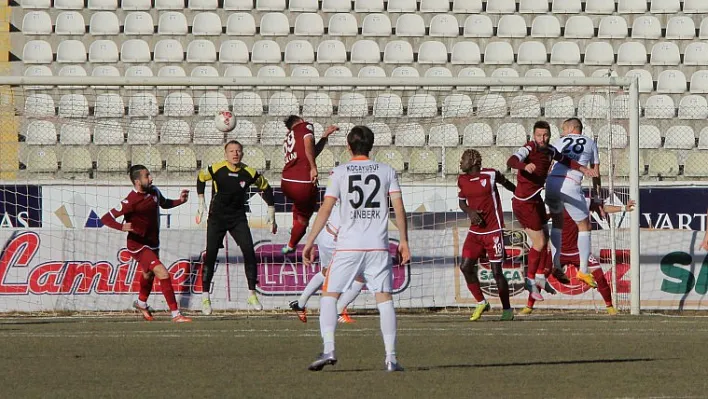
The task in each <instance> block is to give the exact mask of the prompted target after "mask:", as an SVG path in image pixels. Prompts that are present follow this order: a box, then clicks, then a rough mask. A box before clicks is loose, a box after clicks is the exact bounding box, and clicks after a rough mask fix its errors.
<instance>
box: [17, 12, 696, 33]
mask: <svg viewBox="0 0 708 399" xmlns="http://www.w3.org/2000/svg"><path fill="white" fill-rule="evenodd" d="M55 24H56V27H55V28H54V33H56V34H57V35H83V34H85V33H86V27H85V22H84V18H83V16H82V15H81V14H80V13H79V12H76V11H65V12H62V13H60V14H59V15H58V16H57V17H56V20H55ZM495 26H496V27H497V30H496V32H495V30H494V27H495ZM191 27H192V30H191V33H192V34H193V35H195V36H215V35H217V36H218V35H221V34H222V33H226V34H227V35H232V36H253V35H255V34H256V33H257V32H258V33H260V35H261V36H288V35H289V34H290V32H291V29H290V22H289V20H288V17H287V16H286V15H285V14H282V13H266V14H264V15H263V16H262V17H261V20H260V24H259V27H260V29H257V28H256V20H255V18H254V17H253V15H252V14H249V13H233V14H231V15H230V16H229V17H228V20H227V21H226V25H225V29H224V28H223V27H222V21H221V18H220V17H219V15H218V14H216V13H213V12H201V13H197V14H196V15H195V16H194V18H193V20H192V24H191ZM394 27H395V36H399V37H423V36H433V37H457V36H460V35H462V36H464V37H477V38H491V37H494V36H496V37H502V38H524V37H526V36H527V35H529V34H530V35H531V37H535V38H558V37H565V38H567V39H591V38H594V37H598V38H600V39H625V38H627V37H630V36H631V37H632V38H633V39H654V40H657V39H662V38H665V39H670V40H684V39H694V38H695V37H696V25H695V23H694V22H693V19H692V18H690V17H687V16H675V17H671V18H670V19H669V21H668V23H667V25H666V28H665V34H663V33H662V24H661V22H660V21H659V19H658V18H657V17H655V16H641V17H639V18H637V19H635V20H634V22H633V23H632V26H631V35H630V34H629V27H628V25H627V21H626V20H625V18H623V17H621V16H616V15H615V16H607V17H603V18H602V19H601V20H600V23H599V26H598V28H597V34H596V33H595V26H594V25H593V21H592V19H590V17H587V16H573V17H570V18H568V20H567V21H566V23H565V28H564V29H561V25H560V22H559V21H558V19H557V18H556V17H555V16H553V15H541V16H538V17H536V18H535V19H534V20H533V22H532V24H531V27H530V28H531V29H530V32H529V29H528V28H527V26H526V21H525V19H524V18H523V17H522V16H520V15H504V16H503V17H501V18H500V19H499V21H498V22H497V23H496V24H493V23H492V19H491V18H490V17H489V16H487V15H471V16H469V17H467V19H466V20H465V22H464V24H463V25H462V29H460V26H459V23H458V20H457V18H456V17H455V16H454V15H448V14H439V15H435V16H434V17H433V18H432V20H431V21H430V23H429V30H427V31H426V24H425V22H424V20H423V17H422V16H420V15H418V14H402V15H400V16H398V17H397V19H396V23H395V25H392V23H391V20H390V19H389V16H388V15H386V14H368V15H366V16H365V17H364V18H363V20H362V23H361V35H363V36H384V37H385V36H391V35H393V34H394V33H393V32H394V30H393V28H394ZM120 28H121V25H120V22H119V20H118V16H117V15H116V14H115V13H112V12H110V11H99V12H96V13H94V14H92V16H91V20H90V22H89V27H88V29H89V33H91V34H92V35H118V34H119V33H120V31H121V29H120ZM189 31H190V30H189V25H188V22H187V17H186V16H185V15H184V14H183V13H181V12H173V11H170V12H165V13H163V14H162V15H160V19H159V21H158V24H157V34H159V35H186V34H187V33H189ZM154 32H155V26H154V22H153V18H152V16H151V15H150V14H149V13H147V12H144V11H139V12H131V13H128V14H127V15H126V16H125V20H124V24H123V33H124V34H125V35H152V34H153V33H154ZM293 32H294V34H295V35H296V36H321V35H324V34H325V25H324V21H323V19H322V16H321V15H319V14H316V13H303V14H300V15H298V16H297V18H296V19H295V24H294V30H293ZM426 32H427V33H426ZM22 33H24V34H25V35H49V34H51V33H52V21H51V18H50V16H49V14H48V13H47V12H45V11H31V12H28V13H27V14H25V16H24V18H23V20H22ZM327 34H329V35H330V36H357V35H358V34H359V27H358V25H357V20H356V18H355V17H354V16H353V15H352V14H344V13H339V14H334V15H332V16H331V17H330V19H329V24H328V29H327ZM698 37H699V38H700V39H706V38H708V18H704V19H703V22H702V23H701V24H700V28H699V32H698Z"/></svg>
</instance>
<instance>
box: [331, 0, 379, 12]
mask: <svg viewBox="0 0 708 399" xmlns="http://www.w3.org/2000/svg"><path fill="white" fill-rule="evenodd" d="M323 11H324V10H323ZM383 11H384V2H383V0H354V12H364V13H371V12H383Z"/></svg>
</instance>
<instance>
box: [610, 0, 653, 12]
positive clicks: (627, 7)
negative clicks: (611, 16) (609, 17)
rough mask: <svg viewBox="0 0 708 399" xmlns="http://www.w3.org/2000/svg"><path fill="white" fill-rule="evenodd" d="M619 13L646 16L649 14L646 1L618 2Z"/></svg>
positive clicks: (626, 0) (621, 0)
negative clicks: (645, 14) (646, 13)
mask: <svg viewBox="0 0 708 399" xmlns="http://www.w3.org/2000/svg"><path fill="white" fill-rule="evenodd" d="M617 12H618V13H619V14H644V13H645V12H647V1H646V0H618V1H617Z"/></svg>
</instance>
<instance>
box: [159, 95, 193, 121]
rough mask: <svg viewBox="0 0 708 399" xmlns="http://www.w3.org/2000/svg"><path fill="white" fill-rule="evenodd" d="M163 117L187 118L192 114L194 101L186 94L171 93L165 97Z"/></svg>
mask: <svg viewBox="0 0 708 399" xmlns="http://www.w3.org/2000/svg"><path fill="white" fill-rule="evenodd" d="M164 114H165V116H174V117H178V118H180V117H188V116H192V115H193V114H194V100H193V99H192V96H190V95H189V94H187V93H171V94H168V95H167V97H165V107H164Z"/></svg>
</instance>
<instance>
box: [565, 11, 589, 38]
mask: <svg viewBox="0 0 708 399" xmlns="http://www.w3.org/2000/svg"><path fill="white" fill-rule="evenodd" d="M593 36H595V27H594V26H593V23H592V20H591V19H590V17H587V16H585V15H573V16H571V17H570V18H568V19H567V20H566V22H565V32H564V33H563V37H565V38H566V39H591V38H592V37H593Z"/></svg>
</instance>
